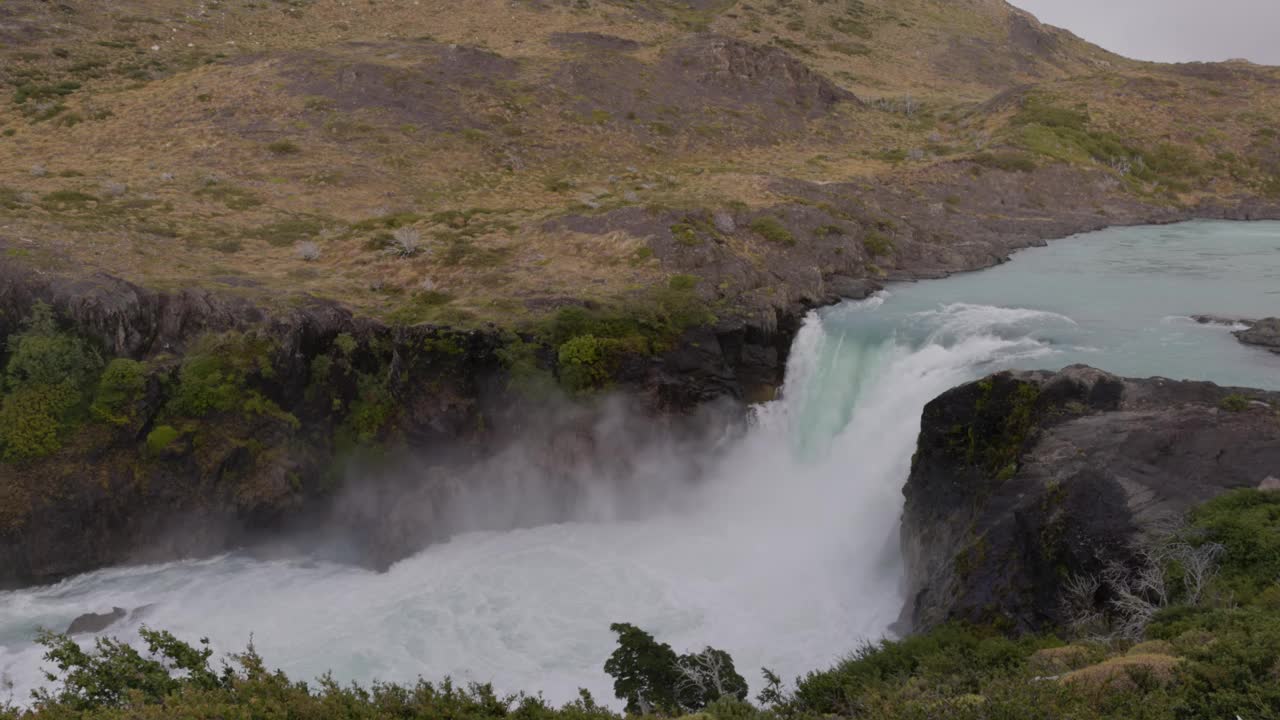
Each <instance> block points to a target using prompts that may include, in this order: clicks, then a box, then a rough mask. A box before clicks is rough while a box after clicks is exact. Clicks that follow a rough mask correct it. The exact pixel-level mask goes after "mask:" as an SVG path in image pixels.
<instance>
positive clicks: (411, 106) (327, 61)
mask: <svg viewBox="0 0 1280 720" xmlns="http://www.w3.org/2000/svg"><path fill="white" fill-rule="evenodd" d="M353 51H354V52H353ZM379 60H383V62H379ZM406 60H409V61H410V63H409V64H407V65H406V64H405V61H406ZM276 62H277V64H278V66H279V67H280V68H281V69H280V73H281V74H282V75H283V76H284V77H285V79H286V81H287V83H288V84H287V86H286V87H287V90H288V91H289V92H291V93H293V94H296V95H300V96H305V97H308V98H317V99H320V102H319V105H321V106H323V107H324V108H325V109H327V110H338V111H342V112H354V111H358V110H373V111H381V112H386V113H390V114H391V115H392V116H394V117H395V118H396V119H397V120H399V121H402V122H411V123H414V124H416V125H419V126H423V127H426V128H429V129H432V130H437V131H458V130H464V129H466V128H470V127H476V126H477V124H479V123H477V121H476V120H475V119H474V113H472V112H471V111H470V110H469V101H470V100H471V99H472V98H473V97H474V96H476V95H477V94H479V95H494V96H497V95H503V94H504V93H503V92H502V91H501V90H500V89H499V86H500V84H502V83H503V82H505V81H510V80H513V79H514V78H515V76H516V72H517V69H518V64H517V63H516V62H515V61H514V60H510V59H507V58H504V57H502V56H500V55H497V54H495V53H491V52H488V51H485V50H479V49H476V48H470V47H465V46H461V45H443V44H440V43H436V42H432V41H429V40H419V41H414V42H403V43H380V44H373V43H358V44H356V43H353V44H349V45H346V46H342V47H340V48H338V49H336V50H335V51H332V52H327V51H322V50H307V51H301V52H296V53H290V54H287V55H284V56H283V57H280V58H279V59H277V60H276Z"/></svg>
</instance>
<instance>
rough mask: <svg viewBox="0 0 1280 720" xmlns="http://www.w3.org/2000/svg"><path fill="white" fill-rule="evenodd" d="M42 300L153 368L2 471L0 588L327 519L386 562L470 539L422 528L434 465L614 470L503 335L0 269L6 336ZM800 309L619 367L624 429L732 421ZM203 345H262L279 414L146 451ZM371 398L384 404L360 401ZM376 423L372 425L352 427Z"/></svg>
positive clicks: (767, 370) (769, 377) (540, 349)
mask: <svg viewBox="0 0 1280 720" xmlns="http://www.w3.org/2000/svg"><path fill="white" fill-rule="evenodd" d="M36 302H44V303H47V304H49V305H51V306H52V307H53V308H54V310H55V312H56V314H57V315H58V317H59V320H60V321H61V322H62V323H63V325H64V327H65V328H66V329H67V330H69V331H71V332H73V333H75V334H76V335H78V336H80V337H82V338H84V339H86V340H87V341H89V342H90V343H91V345H93V346H94V347H95V348H96V349H98V350H99V351H100V352H101V354H102V355H103V356H104V357H107V358H109V357H129V358H134V359H145V360H148V361H149V365H148V373H149V376H148V379H147V389H146V391H145V392H144V393H143V394H142V397H141V398H139V400H138V402H137V404H136V406H135V407H133V408H131V410H132V415H133V418H132V419H131V421H130V422H129V423H127V424H126V425H123V426H119V427H114V426H107V425H86V426H85V427H83V428H81V431H80V432H79V433H78V434H77V435H76V437H74V438H68V439H67V442H66V446H65V447H64V448H63V449H62V450H60V451H59V452H57V453H55V454H53V455H51V456H48V457H45V458H40V459H38V460H33V461H22V462H4V463H0V587H10V586H15V585H24V584H39V583H46V582H52V581H54V580H57V579H58V578H61V577H64V576H67V575H72V574H76V573H80V572H85V571H89V570H93V569H96V568H99V567H104V566H108V565H112V564H119V563H123V562H160V561H168V560H173V559H178V558H183V557H192V556H203V555H209V554H214V553H219V552H225V551H227V550H229V549H233V548H239V547H245V546H255V545H259V544H261V543H263V542H267V541H270V542H271V543H273V544H278V543H279V542H280V538H281V536H282V535H290V534H291V533H296V532H311V531H312V530H314V528H316V527H320V526H325V527H333V526H334V524H335V523H336V525H338V526H339V527H338V532H339V533H340V534H343V535H344V537H346V538H350V540H349V541H347V540H342V539H337V540H335V539H334V538H332V537H330V538H324V540H325V541H332V542H333V544H335V545H339V544H343V543H345V544H346V545H347V546H349V547H358V548H360V549H361V550H360V553H358V556H357V557H354V558H350V559H353V560H356V561H360V562H368V563H370V564H372V565H375V566H378V567H384V566H386V565H387V564H389V563H390V562H394V561H395V560H397V559H399V558H401V557H404V556H406V555H408V554H411V553H413V552H416V551H417V550H419V549H421V547H422V546H423V545H425V544H427V543H429V542H434V541H439V540H442V539H445V538H447V537H448V535H449V534H450V533H452V532H461V531H466V530H469V529H472V528H466V527H463V528H458V527H452V526H448V525H446V524H444V523H439V522H437V523H430V522H422V521H421V517H423V516H424V515H431V514H432V513H433V512H436V514H439V513H438V508H439V507H441V506H443V505H444V504H446V503H448V502H451V499H450V498H451V495H450V492H451V490H450V488H453V486H454V485H456V483H453V482H452V481H451V480H449V478H450V476H451V475H453V476H456V475H458V474H459V472H453V471H449V470H446V469H443V468H450V467H452V468H454V469H459V468H460V469H470V468H473V467H474V466H476V464H477V463H478V462H480V461H481V460H483V459H484V458H487V457H491V456H493V455H495V454H498V453H500V452H501V451H502V449H503V448H505V447H508V446H510V445H511V444H513V443H525V442H526V441H527V440H528V438H529V429H530V428H531V427H532V428H540V429H541V428H543V427H545V432H541V431H540V434H539V435H538V439H537V441H536V442H533V443H531V447H528V448H526V450H527V453H528V454H529V455H530V456H531V457H532V458H533V459H534V460H536V461H537V462H539V463H542V464H543V465H545V467H546V468H547V471H546V472H545V473H543V476H558V475H560V476H567V474H568V470H567V469H566V464H565V463H564V462H562V461H561V460H560V459H557V457H556V453H557V452H558V450H557V449H558V448H559V447H561V446H563V444H564V442H565V440H564V439H565V438H568V439H569V440H570V441H576V440H574V439H577V438H584V437H585V439H586V442H587V446H588V447H589V448H591V450H590V452H589V453H588V454H591V453H595V454H597V455H599V457H598V458H594V459H595V460H599V461H600V462H601V463H606V464H607V463H614V464H618V463H623V462H625V461H626V458H623V457H620V455H621V454H620V453H618V452H616V451H610V450H608V449H607V446H606V445H605V444H603V443H595V439H593V437H592V434H593V433H595V432H597V429H598V428H596V426H595V425H593V421H592V419H591V418H592V417H593V415H592V412H595V411H592V410H591V403H586V408H587V410H586V413H585V416H584V415H583V413H581V412H575V413H569V412H566V411H565V408H564V405H565V404H566V403H564V402H563V400H557V401H554V402H550V401H547V400H545V399H541V398H534V397H530V396H526V395H525V394H524V393H523V392H522V391H521V390H520V389H519V388H518V387H516V384H515V383H513V382H512V369H511V367H510V366H509V364H508V362H507V361H506V360H504V358H503V354H502V351H503V349H504V348H505V347H506V346H507V343H510V342H512V338H513V337H514V336H512V335H510V334H504V333H502V332H501V331H499V330H497V329H488V330H474V331H455V330H450V329H448V328H437V327H431V326H416V327H409V328H392V327H388V326H384V325H382V324H380V323H378V322H376V321H373V320H369V319H364V318H358V317H355V316H353V315H352V313H351V312H350V311H348V310H346V309H344V308H342V307H340V306H338V305H336V304H334V303H328V302H322V301H314V302H307V303H302V304H299V305H298V306H296V307H293V308H291V309H289V310H287V311H284V312H281V313H275V314H271V313H266V312H264V311H262V310H260V309H258V308H256V307H254V306H253V305H251V304H249V303H247V302H246V301H244V300H242V299H240V298H237V297H234V296H230V295H222V294H218V293H215V292H210V291H205V290H195V289H192V290H184V291H181V292H176V293H164V292H156V291H153V290H149V289H146V288H143V287H139V286H137V285H134V284H132V283H129V282H126V281H123V280H120V279H117V278H113V277H109V276H105V275H96V276H92V277H88V278H61V277H57V276H54V275H48V274H37V273H29V272H23V271H22V268H19V267H15V266H5V267H0V337H3V336H7V335H9V334H11V333H14V332H17V331H19V330H20V329H21V324H20V323H21V319H22V318H24V317H27V316H28V315H29V314H30V312H31V309H32V307H33V306H34V304H35V303H36ZM803 312H804V310H803V308H801V307H799V306H797V308H796V310H795V312H794V313H790V314H784V313H781V312H779V313H774V314H771V315H770V316H769V317H767V318H764V317H762V318H760V319H759V320H757V321H751V322H747V321H745V320H738V321H733V322H725V323H723V324H722V325H719V326H704V327H695V328H692V329H690V330H689V331H688V332H686V333H685V334H684V336H683V337H680V338H678V339H676V341H675V342H673V343H672V347H671V349H670V350H669V351H667V352H665V353H664V354H662V355H648V354H635V355H630V356H627V357H625V358H622V359H621V361H620V362H619V363H618V367H617V368H616V369H615V370H614V378H613V380H614V382H615V383H616V387H617V388H618V389H619V390H620V391H623V393H624V394H625V395H627V396H628V397H629V398H630V406H629V408H628V409H627V413H630V415H629V417H635V418H649V419H650V420H649V422H648V423H647V424H654V422H653V421H655V420H657V419H659V418H661V417H670V418H672V419H679V418H681V417H684V416H686V415H688V416H689V421H688V422H689V423H690V425H691V427H685V428H682V429H680V430H679V431H678V432H677V431H676V430H671V433H674V434H685V435H688V436H690V437H693V436H695V435H696V433H697V428H698V427H703V426H704V424H705V423H707V422H710V423H722V422H724V421H726V420H730V421H732V419H733V416H734V415H735V413H737V412H740V410H741V408H742V407H743V406H742V404H741V402H740V401H741V399H743V398H746V397H759V396H762V395H767V394H768V393H770V392H771V391H772V389H773V388H775V387H776V386H777V385H778V384H779V383H780V382H781V380H782V374H783V370H784V368H785V363H786V357H787V350H788V348H789V347H790V341H791V338H792V337H793V335H794V332H795V331H796V330H797V329H798V327H799V324H800V322H801V319H802V317H803V315H802V313H803ZM211 333H212V334H223V335H220V336H221V337H225V336H226V335H225V334H226V333H231V334H232V336H240V337H246V338H257V339H258V340H259V341H263V342H262V344H263V345H264V346H265V347H269V348H270V350H269V352H267V354H265V355H263V356H262V357H261V358H259V359H258V360H257V361H255V362H256V363H258V364H259V365H261V366H265V367H262V368H260V369H261V370H262V371H261V372H257V371H255V372H254V373H252V374H251V376H250V377H248V378H247V380H246V386H245V387H244V388H242V391H243V393H244V396H245V398H246V399H248V398H250V397H257V398H260V400H258V401H255V402H257V403H259V404H258V405H256V407H261V401H266V402H269V403H271V404H272V406H273V407H275V408H278V410H279V411H280V412H279V413H276V412H265V413H263V412H257V411H242V410H240V409H239V408H237V409H235V410H232V411H230V412H218V413H212V414H209V415H207V416H202V417H198V418H188V419H185V420H183V421H182V423H179V424H180V425H182V429H181V430H180V431H179V434H180V435H181V437H180V438H179V439H177V440H176V441H174V442H172V443H171V444H170V445H169V446H167V447H165V448H163V449H162V450H160V451H152V450H149V449H148V443H147V438H148V437H149V434H150V433H151V432H152V431H153V430H154V429H155V428H157V427H158V426H161V425H168V424H172V423H174V422H175V421H174V420H173V419H172V418H171V417H169V416H167V415H166V414H165V413H166V402H167V399H168V398H169V396H171V395H172V393H173V392H174V388H175V387H177V386H178V385H179V384H180V379H181V367H182V362H183V357H184V355H185V354H188V353H191V352H202V350H201V349H200V348H201V347H203V346H202V345H200V343H201V342H202V341H201V338H206V339H207V338H208V337H209V336H210V334H211ZM255 342H256V341H255ZM522 342H523V341H522ZM541 343H542V341H538V340H536V339H530V340H529V342H528V343H527V344H526V347H529V348H532V353H531V354H532V357H531V359H529V360H528V361H527V362H529V363H531V366H530V367H528V368H525V370H532V371H536V372H540V373H542V374H543V375H545V376H547V377H550V378H554V376H555V375H556V373H557V372H558V368H557V363H556V353H555V348H554V347H551V346H547V345H543V344H541ZM230 347H235V348H240V349H237V350H235V352H243V351H244V348H246V347H248V346H247V345H244V344H238V345H237V344H233V345H231V346H230ZM344 348H345V349H344ZM371 393H373V395H372V398H373V399H372V402H374V403H379V404H374V405H371V404H370V397H371V395H370V394H371ZM379 398H380V399H379ZM717 400H728V401H729V402H728V403H727V405H728V410H727V411H726V412H721V413H717V416H716V417H714V418H708V419H701V415H700V414H697V413H694V412H693V411H694V410H695V409H696V408H699V407H701V406H704V405H708V404H712V403H714V402H715V401H717ZM360 408H364V409H363V410H360ZM598 412H604V411H603V410H599V411H598ZM610 412H612V411H610ZM362 413H363V414H362ZM584 417H585V419H584ZM362 418H363V419H362ZM370 422H372V423H373V424H374V425H375V426H374V427H369V428H365V429H364V430H360V429H359V424H360V423H370ZM658 424H661V423H658ZM615 425H616V423H615ZM655 426H656V425H655ZM357 432H365V433H366V434H370V436H371V438H372V443H373V448H372V449H373V450H374V451H375V453H385V452H386V451H388V450H391V451H393V453H392V454H393V455H395V456H396V460H395V462H401V461H402V460H403V459H404V458H400V457H399V456H398V455H397V454H403V455H404V456H406V457H407V458H411V459H412V460H413V461H414V462H417V463H422V464H426V465H428V466H431V467H432V468H434V470H432V471H431V472H426V471H423V472H420V473H416V474H415V475H414V477H413V478H410V479H405V478H403V477H396V473H394V472H387V473H384V474H386V475H388V476H392V477H391V480H388V481H387V482H386V483H383V484H382V485H379V486H377V487H372V486H371V485H373V484H375V483H374V481H373V480H371V479H370V478H371V477H375V476H377V475H378V469H377V468H374V469H369V468H364V467H362V468H361V470H360V472H359V473H352V472H348V471H347V469H346V465H345V464H344V462H343V458H344V457H346V456H347V455H350V454H352V453H353V450H352V444H353V442H354V443H356V444H359V443H363V442H364V441H358V439H357V438H356V437H355V435H354V434H355V433H357ZM655 441H656V440H655ZM593 443H595V444H593ZM597 448H598V450H597ZM354 454H357V455H358V454H359V452H355V453H354ZM610 455H611V456H612V457H610ZM578 460H581V461H582V462H588V461H590V460H592V458H588V459H586V460H582V459H581V458H578ZM383 464H384V465H385V464H386V460H385V459H384V462H383ZM383 470H385V468H383ZM469 471H470V470H469ZM472 474H473V475H474V474H477V473H476V472H472ZM557 474H558V475H557ZM543 476H540V478H541V477H543ZM348 477H350V478H352V479H351V480H350V481H347V478H348ZM623 481H625V478H624V479H623V480H620V481H619V482H623ZM411 483H418V485H420V486H421V487H407V485H409V484H411ZM433 485H439V486H440V488H436V487H433ZM365 486H370V487H365ZM560 486H561V487H563V488H564V494H566V496H565V497H561V498H558V501H559V502H560V503H561V504H562V505H563V506H565V507H570V506H572V501H573V498H572V497H568V494H571V493H573V492H576V491H580V490H581V488H580V487H578V486H577V485H575V484H574V483H572V482H568V481H565V482H561V483H560ZM441 488H443V489H441ZM362 489H366V490H368V492H367V493H364V492H360V491H361V490H362ZM353 494H355V495H360V496H361V497H362V499H365V500H368V502H366V503H365V507H366V509H367V512H360V513H342V512H339V510H340V509H341V508H336V507H335V504H340V503H342V502H345V501H344V500H342V498H347V499H348V500H349V499H350V498H351V497H352V496H353ZM406 494H412V495H413V496H414V497H417V498H420V499H421V503H420V504H418V505H415V506H413V509H416V510H420V511H421V513H422V514H419V515H418V516H416V517H414V518H412V519H413V520H415V521H416V522H410V518H409V514H410V513H409V511H408V510H405V509H403V508H401V509H400V515H403V516H405V518H406V521H405V522H404V523H403V526H404V527H393V526H392V524H391V523H388V522H386V521H385V518H386V517H387V513H388V512H390V511H391V510H393V509H396V508H397V507H399V506H400V505H401V504H403V503H402V500H403V498H404V497H405V496H406ZM335 518H336V519H335ZM564 519H566V518H563V517H560V516H557V515H554V513H553V514H551V515H549V516H547V521H549V522H555V521H561V520H564ZM520 522H523V521H520ZM406 528H407V529H406ZM313 539H314V538H313ZM364 548H370V551H369V552H368V553H367V554H363V549H364Z"/></svg>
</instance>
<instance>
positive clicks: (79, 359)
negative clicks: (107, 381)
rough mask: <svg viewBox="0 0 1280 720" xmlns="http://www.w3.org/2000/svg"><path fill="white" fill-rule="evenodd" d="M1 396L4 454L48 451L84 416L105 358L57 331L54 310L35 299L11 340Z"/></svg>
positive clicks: (0, 435) (0, 440)
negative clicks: (21, 328) (29, 311)
mask: <svg viewBox="0 0 1280 720" xmlns="http://www.w3.org/2000/svg"><path fill="white" fill-rule="evenodd" d="M8 350H9V361H8V363H6V365H5V374H4V382H3V385H2V388H3V390H4V391H5V394H4V396H3V398H2V399H0V457H3V459H5V460H10V461H12V460H25V459H30V458H37V457H41V456H44V455H48V454H50V453H52V452H54V451H56V450H57V449H58V448H59V447H61V440H62V438H63V437H64V436H65V435H67V434H68V433H69V432H71V431H72V430H74V429H75V427H76V426H77V425H78V424H79V422H80V420H81V419H82V417H83V414H84V410H85V406H86V404H87V399H88V398H87V396H88V390H89V388H90V387H92V384H93V382H94V380H96V378H97V375H98V372H99V370H100V369H101V367H102V359H101V358H100V357H99V356H98V354H97V353H96V352H94V351H93V350H92V349H91V348H90V347H89V346H88V345H87V344H86V343H85V342H84V341H83V340H81V339H80V338H77V337H76V336H74V335H72V334H70V333H66V332H62V331H61V330H59V329H58V326H57V322H56V320H55V319H54V314H53V308H51V307H49V306H48V305H46V304H44V303H39V302H37V303H36V304H35V305H34V306H33V307H32V310H31V316H30V317H28V318H27V320H26V321H25V322H24V329H23V330H22V331H21V332H19V333H17V334H15V335H13V336H11V337H10V338H9V341H8Z"/></svg>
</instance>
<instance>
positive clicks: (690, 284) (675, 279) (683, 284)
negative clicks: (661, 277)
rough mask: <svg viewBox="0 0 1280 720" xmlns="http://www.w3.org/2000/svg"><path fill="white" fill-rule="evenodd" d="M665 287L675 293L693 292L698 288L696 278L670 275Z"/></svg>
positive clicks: (695, 276)
mask: <svg viewBox="0 0 1280 720" xmlns="http://www.w3.org/2000/svg"><path fill="white" fill-rule="evenodd" d="M667 287H668V288H669V289H671V290H676V291H683V290H693V289H694V288H696V287H698V276H697V275H672V276H671V279H670V280H668V281H667Z"/></svg>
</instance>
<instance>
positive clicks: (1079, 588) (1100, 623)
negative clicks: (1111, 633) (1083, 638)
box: [1062, 574, 1106, 635]
mask: <svg viewBox="0 0 1280 720" xmlns="http://www.w3.org/2000/svg"><path fill="white" fill-rule="evenodd" d="M1102 588H1103V582H1102V578H1100V577H1098V576H1097V575H1092V574H1089V575H1072V576H1071V577H1069V578H1067V581H1066V582H1065V583H1064V584H1063V586H1062V614H1063V616H1064V617H1066V619H1067V624H1068V625H1069V626H1070V627H1071V629H1072V630H1073V631H1075V633H1076V634H1077V635H1088V634H1090V633H1092V632H1094V631H1096V630H1099V629H1101V628H1104V627H1106V613H1104V612H1103V610H1102V608H1101V606H1099V605H1098V592H1099V591H1100V590H1102Z"/></svg>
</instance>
